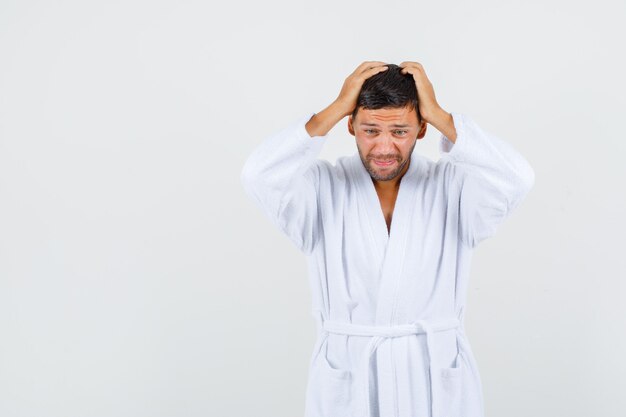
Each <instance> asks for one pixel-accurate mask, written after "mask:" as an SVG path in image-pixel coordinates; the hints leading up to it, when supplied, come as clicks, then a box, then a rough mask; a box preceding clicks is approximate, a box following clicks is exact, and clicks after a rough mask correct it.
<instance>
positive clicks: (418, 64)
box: [398, 61, 422, 67]
mask: <svg viewBox="0 0 626 417" xmlns="http://www.w3.org/2000/svg"><path fill="white" fill-rule="evenodd" d="M398 66H399V67H405V66H416V67H421V66H422V64H420V63H419V62H415V61H404V62H403V63H401V64H400V65H398Z"/></svg>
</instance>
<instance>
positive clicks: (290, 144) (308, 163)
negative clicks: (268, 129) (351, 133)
mask: <svg viewBox="0 0 626 417" xmlns="http://www.w3.org/2000/svg"><path fill="white" fill-rule="evenodd" d="M314 114H315V113H309V114H307V115H306V116H305V117H302V118H301V119H299V120H298V121H296V122H294V123H292V124H291V125H289V126H288V127H286V128H285V129H283V130H281V131H279V132H277V133H275V134H273V135H271V136H269V137H267V138H266V139H265V140H263V142H262V143H261V144H260V145H259V146H258V147H257V148H256V149H255V150H254V151H253V152H252V154H251V155H250V156H249V157H248V158H247V160H246V162H245V163H244V166H243V171H242V172H241V182H242V184H243V187H244V189H245V191H246V194H247V195H248V196H249V197H250V198H251V199H252V200H253V201H254V202H255V204H256V205H257V206H258V207H259V208H260V209H261V210H262V211H263V212H264V213H265V215H266V216H267V217H268V218H269V219H270V220H271V221H272V223H274V224H275V225H276V226H277V227H278V228H279V229H280V230H281V231H282V232H283V233H284V234H285V235H287V237H288V238H289V239H290V240H291V241H292V242H293V243H294V244H295V245H296V246H297V247H298V249H299V250H300V251H302V252H304V253H306V254H310V253H311V252H312V251H313V249H314V247H315V244H316V242H317V241H318V239H319V234H320V230H319V228H320V210H319V199H318V184H319V172H320V162H321V160H320V159H318V155H319V153H320V152H321V150H322V147H323V145H324V143H325V142H326V138H327V135H325V136H313V137H312V136H310V135H309V133H308V132H307V130H306V128H305V125H306V123H307V122H308V121H309V120H310V119H311V117H313V115H314Z"/></svg>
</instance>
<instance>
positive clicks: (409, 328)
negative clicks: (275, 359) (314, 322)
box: [323, 318, 461, 417]
mask: <svg viewBox="0 0 626 417" xmlns="http://www.w3.org/2000/svg"><path fill="white" fill-rule="evenodd" d="M459 326H461V321H460V320H459V319H458V318H450V319H438V320H433V319H427V320H416V321H414V322H413V323H411V324H399V325H394V326H389V327H387V326H368V325H360V324H352V323H343V322H338V321H333V320H325V321H324V322H323V328H324V330H326V331H327V332H330V333H336V334H345V335H351V336H369V337H372V339H371V340H370V342H369V343H368V344H367V346H366V348H365V351H364V352H363V357H362V361H361V363H360V366H361V368H360V369H359V371H360V373H361V377H362V378H363V380H362V381H363V382H364V386H363V387H362V389H363V391H361V392H362V394H361V395H363V398H362V401H363V403H362V404H358V403H357V404H358V405H362V406H363V407H364V408H365V413H364V414H363V417H370V416H371V413H370V399H369V396H370V372H369V370H370V360H371V358H372V355H373V354H374V352H376V349H377V348H378V346H379V345H380V344H381V343H382V342H383V341H384V340H385V339H387V338H389V337H403V336H409V335H414V334H420V333H424V334H425V335H426V348H427V350H428V363H429V367H428V368H429V373H428V374H429V382H430V396H431V397H430V413H431V416H433V402H434V401H433V400H434V396H435V395H436V394H435V393H438V392H437V391H433V371H432V369H431V366H432V358H433V350H432V346H431V343H432V342H431V336H430V335H431V334H432V333H433V332H438V331H443V330H449V329H454V328H456V327H459ZM396 389H397V387H396ZM359 417H360V416H359Z"/></svg>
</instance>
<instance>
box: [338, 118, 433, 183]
mask: <svg viewBox="0 0 626 417" xmlns="http://www.w3.org/2000/svg"><path fill="white" fill-rule="evenodd" d="M348 130H349V131H350V134H352V135H354V137H355V139H356V146H357V149H358V151H359V155H360V157H361V161H362V162H363V165H364V166H365V169H366V170H367V171H368V172H369V174H370V176H371V177H372V178H373V179H374V180H377V181H389V180H393V179H394V178H397V177H398V176H401V175H404V172H406V169H408V164H409V160H410V158H411V153H412V152H413V148H414V147H415V143H416V142H417V139H422V138H423V137H424V135H425V133H426V123H425V122H423V121H422V123H418V121H417V112H416V111H415V110H414V109H411V110H409V108H408V106H407V107H401V108H384V109H376V110H367V109H363V108H359V111H358V112H357V115H356V117H355V118H354V120H353V119H352V116H350V118H349V119H348Z"/></svg>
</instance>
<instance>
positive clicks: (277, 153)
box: [242, 62, 534, 417]
mask: <svg viewBox="0 0 626 417" xmlns="http://www.w3.org/2000/svg"><path fill="white" fill-rule="evenodd" d="M345 116H349V118H348V130H349V131H350V133H351V134H352V135H354V137H355V139H356V145H357V151H358V152H355V153H354V154H353V155H352V156H349V157H341V158H338V160H337V162H336V164H335V165H332V164H330V163H329V162H328V161H326V160H323V159H319V158H317V156H318V155H319V153H320V151H321V149H322V146H323V145H324V143H325V141H326V138H327V136H326V135H327V133H328V132H329V130H330V129H331V128H332V127H333V126H334V125H335V124H336V123H337V122H339V121H340V120H341V119H343V118H344V117H345ZM427 124H431V125H432V126H433V127H434V128H435V129H437V130H438V131H439V132H441V134H442V135H441V139H440V141H441V142H440V151H441V154H442V156H441V158H440V159H439V161H437V162H433V161H431V160H430V159H427V158H425V157H422V156H420V155H418V154H417V153H413V148H414V146H415V143H416V141H417V140H418V139H422V138H423V137H424V135H425V133H426V126H427ZM242 182H243V185H244V187H245V189H246V191H247V193H248V195H249V196H250V197H251V198H252V199H253V200H254V201H255V202H256V204H257V205H258V206H259V207H260V208H261V209H262V210H263V211H264V212H265V213H266V215H267V216H268V217H269V218H270V219H271V220H272V221H273V222H274V223H275V224H276V226H277V227H279V228H280V229H281V230H282V231H283V232H284V233H285V234H286V235H287V236H288V237H289V238H290V239H291V241H292V242H293V243H294V244H295V245H296V246H297V247H298V248H299V249H300V250H301V251H302V252H304V253H305V254H306V255H307V259H308V261H309V267H310V271H309V280H310V286H311V290H312V293H313V314H314V316H315V318H316V319H317V320H318V322H317V324H318V341H317V343H316V346H315V348H314V352H313V355H312V358H311V362H310V368H309V377H308V383H307V393H306V405H305V417H348V416H350V417H371V416H379V417H483V415H484V411H483V396H482V386H481V380H480V376H479V373H478V368H477V364H476V361H475V359H474V356H473V354H472V351H471V348H470V345H469V342H468V340H467V338H466V336H465V332H464V327H463V325H464V321H463V312H464V310H465V304H466V296H467V288H468V278H469V267H470V258H471V254H472V249H473V248H474V247H475V246H476V245H477V244H478V243H479V242H481V241H482V240H484V239H485V238H488V237H490V236H493V235H494V233H495V231H496V228H497V226H498V224H500V223H501V222H502V221H503V220H504V219H505V218H506V217H507V216H508V215H509V214H510V213H511V211H512V210H513V209H514V208H515V207H516V206H518V205H519V204H520V202H521V201H522V200H523V198H524V197H525V196H526V194H527V193H528V192H529V190H530V189H531V188H532V186H533V184H534V171H533V169H532V168H531V166H530V165H529V164H528V162H527V161H526V160H525V159H524V157H523V156H522V155H520V154H519V153H518V152H517V151H516V150H515V149H513V148H512V147H511V146H510V145H509V144H508V143H506V142H504V141H502V140H501V139H499V138H497V137H495V136H493V135H491V134H489V133H487V132H486V131H483V130H482V129H481V128H480V127H479V126H478V125H477V124H476V123H475V122H474V121H473V120H472V119H471V118H470V117H469V116H467V115H464V114H459V113H447V112H446V111H444V110H443V109H442V108H441V107H440V106H439V104H438V103H437V100H436V99H435V94H434V90H433V87H432V85H431V83H430V81H429V80H428V78H427V77H426V74H425V72H424V68H423V67H422V66H421V65H420V64H419V63H415V62H404V63H402V64H400V65H399V66H397V65H393V64H385V63H383V62H364V63H363V64H361V65H360V66H359V67H358V68H357V69H356V70H355V71H354V72H353V73H352V74H351V75H350V76H349V77H348V78H346V80H345V82H344V85H343V88H342V89H341V92H340V94H339V96H338V97H337V98H336V99H335V101H333V102H332V104H330V105H329V106H328V107H326V108H325V109H324V110H322V111H321V112H319V113H317V114H314V113H313V114H311V113H310V114H307V115H306V116H305V117H303V118H302V119H300V120H299V121H297V122H296V123H294V124H292V125H291V126H289V127H287V128H286V129H284V130H282V131H280V132H278V133H276V134H275V135H272V136H270V137H269V138H267V139H266V140H265V141H264V142H263V143H261V145H260V146H259V147H258V148H257V149H256V150H255V151H254V152H253V153H252V155H250V157H249V158H248V160H247V161H246V163H245V166H244V168H243V172H242Z"/></svg>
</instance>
